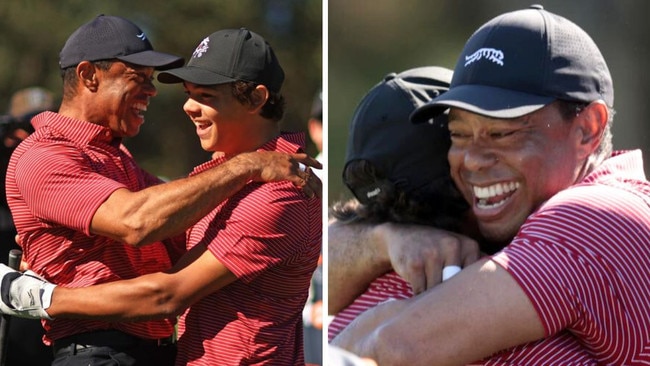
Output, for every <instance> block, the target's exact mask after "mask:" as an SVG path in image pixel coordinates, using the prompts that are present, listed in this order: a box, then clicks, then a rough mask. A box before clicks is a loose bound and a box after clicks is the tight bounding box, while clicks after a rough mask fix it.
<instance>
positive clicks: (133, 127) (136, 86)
mask: <svg viewBox="0 0 650 366" xmlns="http://www.w3.org/2000/svg"><path fill="white" fill-rule="evenodd" d="M98 72H99V73H100V75H101V78H102V79H103V81H104V82H102V83H100V85H99V92H100V93H101V101H99V102H98V103H97V104H98V105H101V106H102V109H103V110H102V119H104V121H102V124H103V125H107V127H109V128H110V129H111V131H113V135H114V136H115V137H132V136H135V135H137V134H138V132H140V126H141V125H142V124H143V123H144V113H145V112H146V111H147V106H148V105H149V100H150V98H152V97H154V96H155V95H156V94H157V91H156V87H155V86H154V85H153V75H154V68H153V67H145V66H136V65H131V64H127V63H124V62H121V61H116V62H113V63H112V64H111V66H110V68H109V69H108V70H101V71H98Z"/></svg>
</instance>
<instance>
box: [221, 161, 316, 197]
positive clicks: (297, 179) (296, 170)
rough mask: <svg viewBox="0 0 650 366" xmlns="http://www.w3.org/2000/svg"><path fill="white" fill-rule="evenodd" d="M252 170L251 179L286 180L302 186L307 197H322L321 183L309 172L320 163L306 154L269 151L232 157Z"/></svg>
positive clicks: (259, 180) (265, 180) (262, 180)
mask: <svg viewBox="0 0 650 366" xmlns="http://www.w3.org/2000/svg"><path fill="white" fill-rule="evenodd" d="M235 159H237V160H238V162H237V163H238V164H244V166H246V167H247V169H249V170H250V171H251V172H253V176H252V180H254V181H258V182H277V181H283V180H288V181H290V182H292V183H293V184H295V185H296V186H297V187H300V188H302V189H303V190H304V191H305V193H306V194H307V195H308V196H309V197H313V196H314V195H315V196H317V197H319V198H320V197H322V192H323V183H322V182H321V180H320V179H319V178H318V177H317V176H316V175H315V174H313V173H312V172H311V168H316V169H322V167H323V166H322V164H321V163H319V162H318V161H317V160H316V159H314V158H312V157H310V156H308V155H307V154H285V153H279V152H270V151H257V152H249V153H242V154H239V155H237V156H236V157H234V158H233V160H235Z"/></svg>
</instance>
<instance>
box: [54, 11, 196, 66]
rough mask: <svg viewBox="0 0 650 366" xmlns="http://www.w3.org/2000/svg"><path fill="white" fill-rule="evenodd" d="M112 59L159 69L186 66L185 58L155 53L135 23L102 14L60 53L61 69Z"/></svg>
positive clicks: (76, 35)
mask: <svg viewBox="0 0 650 366" xmlns="http://www.w3.org/2000/svg"><path fill="white" fill-rule="evenodd" d="M110 59H118V60H121V61H124V62H129V63H132V64H135V65H140V66H149V67H154V68H156V69H159V70H163V69H166V68H171V67H178V66H182V65H183V63H184V60H183V58H182V57H178V56H175V55H170V54H167V53H162V52H157V51H154V50H153V46H152V45H151V42H150V41H149V38H148V37H147V36H146V35H145V33H144V32H143V31H142V30H141V29H140V28H139V27H138V26H137V25H135V24H134V23H133V22H131V21H129V20H127V19H124V18H121V17H117V16H110V15H104V14H101V15H98V16H97V17H95V18H94V19H93V20H91V21H90V22H88V23H86V24H84V25H82V26H81V27H79V28H78V29H77V30H76V31H74V33H72V34H71V35H70V37H69V38H68V40H67V41H66V42H65V45H64V46H63V49H62V50H61V53H60V54H59V67H60V68H61V69H66V68H68V67H71V66H76V65H78V64H79V63H80V62H81V61H100V60H110Z"/></svg>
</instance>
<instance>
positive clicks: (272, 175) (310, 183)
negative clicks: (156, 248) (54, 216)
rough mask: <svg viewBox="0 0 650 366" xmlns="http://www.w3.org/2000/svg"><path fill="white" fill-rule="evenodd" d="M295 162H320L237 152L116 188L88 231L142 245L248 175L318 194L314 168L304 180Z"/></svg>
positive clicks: (183, 225)
mask: <svg viewBox="0 0 650 366" xmlns="http://www.w3.org/2000/svg"><path fill="white" fill-rule="evenodd" d="M298 162H301V163H304V164H306V165H310V166H315V167H321V165H320V163H318V162H317V161H316V160H314V159H313V158H311V157H309V156H307V155H306V154H282V153H275V152H252V153H242V154H239V155H237V156H235V157H233V158H232V159H230V160H228V161H227V162H226V163H224V164H221V165H220V166H218V167H215V168H214V169H211V170H209V171H206V172H203V173H201V174H197V175H195V176H193V177H189V178H184V179H178V180H176V181H172V182H170V183H165V184H160V185H157V186H153V187H149V188H147V189H144V190H141V191H137V192H132V191H129V190H128V189H118V190H116V191H115V192H113V194H111V195H110V196H109V198H108V199H107V200H106V201H105V202H104V203H103V204H102V205H101V206H100V207H99V208H98V209H97V211H96V212H95V215H94V216H93V219H92V222H91V226H90V230H91V232H92V233H93V234H96V235H102V236H105V237H109V238H111V239H114V240H117V241H120V242H123V243H127V244H129V245H134V246H141V245H145V244H150V243H153V242H155V241H160V240H163V239H165V238H168V237H171V236H174V235H177V234H180V233H182V232H183V231H184V230H185V229H187V228H188V227H190V226H191V225H193V224H194V223H196V222H197V221H198V220H199V219H201V218H202V217H203V216H205V215H206V214H207V213H208V212H210V210H212V209H213V208H214V207H216V206H217V205H218V204H219V203H221V202H222V201H223V200H224V199H226V198H228V197H229V196H231V195H232V194H234V193H235V192H237V191H238V190H240V189H241V188H242V187H243V186H244V185H245V184H246V183H247V182H248V181H249V180H254V181H279V180H289V181H291V182H293V183H294V184H296V185H297V186H299V187H302V188H303V190H304V191H305V193H306V194H307V195H310V196H311V195H314V194H316V195H318V196H320V190H321V182H320V180H319V179H318V178H317V177H315V175H314V174H310V175H309V179H308V180H307V182H306V181H305V179H304V176H305V175H304V173H302V172H300V171H299V168H298Z"/></svg>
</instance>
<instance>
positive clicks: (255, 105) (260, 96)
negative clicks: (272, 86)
mask: <svg viewBox="0 0 650 366" xmlns="http://www.w3.org/2000/svg"><path fill="white" fill-rule="evenodd" d="M269 96H270V92H269V89H268V88H267V87H266V86H264V85H258V86H256V87H255V90H253V92H252V93H251V111H252V112H254V113H258V112H259V110H260V109H262V107H264V104H266V101H267V100H269Z"/></svg>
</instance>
